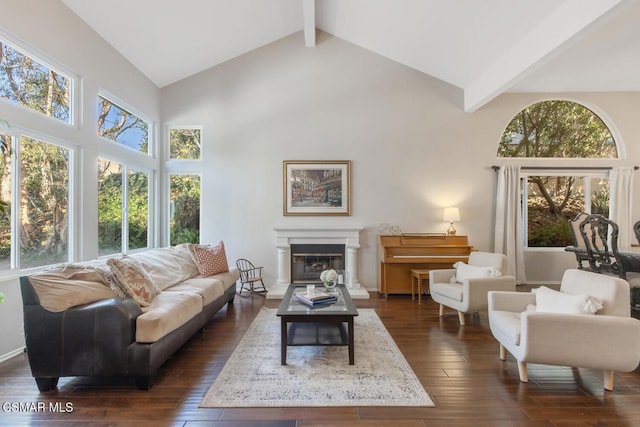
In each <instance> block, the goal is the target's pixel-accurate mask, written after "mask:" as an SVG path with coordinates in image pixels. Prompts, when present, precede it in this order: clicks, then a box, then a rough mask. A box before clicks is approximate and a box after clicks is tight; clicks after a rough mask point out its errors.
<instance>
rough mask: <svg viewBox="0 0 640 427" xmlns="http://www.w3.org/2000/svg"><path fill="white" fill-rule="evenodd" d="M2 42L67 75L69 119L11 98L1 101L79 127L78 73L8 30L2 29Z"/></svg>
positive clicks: (0, 37)
mask: <svg viewBox="0 0 640 427" xmlns="http://www.w3.org/2000/svg"><path fill="white" fill-rule="evenodd" d="M0 42H2V43H4V44H7V45H9V46H10V47H11V48H12V49H14V50H15V51H17V52H19V53H21V54H22V55H25V56H27V57H29V58H30V59H32V60H34V61H36V62H37V63H38V64H40V65H43V66H46V67H48V68H49V70H52V71H55V72H56V73H57V74H59V75H61V76H64V77H66V78H67V79H69V120H68V121H64V120H60V119H57V118H55V117H53V116H47V115H46V114H43V113H41V112H39V111H37V110H34V109H32V108H29V107H27V106H25V105H23V104H21V103H19V102H13V101H11V100H8V99H5V98H1V97H0V102H3V103H6V104H8V105H11V106H12V107H16V108H20V109H22V110H25V111H29V112H31V113H34V114H36V115H37V116H38V117H46V118H47V119H49V120H53V121H54V122H55V123H62V124H63V125H67V126H71V127H78V126H79V120H78V114H77V112H78V111H80V110H81V109H82V107H81V105H80V102H81V101H80V90H78V82H79V80H80V78H79V77H78V75H77V74H75V73H73V72H72V71H71V70H69V69H68V68H66V67H65V66H63V65H62V64H60V63H58V62H57V61H55V60H53V59H52V58H50V57H49V56H48V55H46V54H44V53H43V52H41V51H40V50H38V49H36V48H34V47H33V46H31V45H29V44H28V43H26V42H24V41H22V40H19V39H17V38H16V37H12V36H10V35H9V34H7V33H6V32H4V31H2V29H0Z"/></svg>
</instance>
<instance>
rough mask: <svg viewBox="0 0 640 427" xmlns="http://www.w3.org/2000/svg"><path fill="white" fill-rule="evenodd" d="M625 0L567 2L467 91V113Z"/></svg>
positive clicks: (504, 88)
mask: <svg viewBox="0 0 640 427" xmlns="http://www.w3.org/2000/svg"><path fill="white" fill-rule="evenodd" d="M624 1H625V0H566V1H564V2H563V3H561V4H560V6H558V8H557V9H556V10H555V11H554V12H553V13H552V14H551V15H549V16H548V17H547V18H546V19H544V20H543V21H542V22H540V24H539V25H537V26H536V27H535V29H534V30H532V31H531V32H530V33H529V34H527V35H526V36H525V37H524V38H523V39H522V40H520V41H519V42H517V43H515V44H514V45H513V46H512V47H511V49H509V50H508V51H507V52H505V54H504V55H502V56H501V57H500V58H499V59H498V60H497V61H495V62H494V63H492V64H491V65H490V66H489V67H487V69H486V70H484V72H483V73H482V74H480V75H479V76H478V78H476V79H475V80H474V81H472V82H471V83H470V84H469V85H467V86H466V87H465V88H464V110H465V111H466V112H473V111H476V110H477V109H479V108H480V107H482V106H483V105H485V104H486V103H488V102H489V101H491V100H492V99H494V98H495V97H497V96H499V95H500V94H502V93H503V92H504V91H505V90H507V89H508V88H509V87H511V85H513V83H515V82H516V81H518V80H520V79H522V78H524V77H525V76H526V75H527V74H528V73H529V72H531V71H533V68H534V66H537V65H540V63H541V62H542V60H543V59H545V58H548V57H549V56H550V54H551V53H552V52H553V51H555V50H557V49H558V48H559V47H560V46H562V45H563V44H564V43H566V42H567V41H568V40H569V39H571V38H572V37H574V36H575V35H576V34H578V33H579V32H581V31H582V30H584V29H585V28H586V27H588V26H589V25H590V24H592V23H593V22H594V21H596V20H597V19H598V18H600V17H601V16H603V15H604V14H606V13H607V12H609V11H610V10H611V9H613V8H614V7H615V6H617V5H618V4H619V3H622V2H624Z"/></svg>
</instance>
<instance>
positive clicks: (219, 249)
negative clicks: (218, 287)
mask: <svg viewBox="0 0 640 427" xmlns="http://www.w3.org/2000/svg"><path fill="white" fill-rule="evenodd" d="M189 250H190V251H191V254H192V255H193V260H194V261H195V262H196V265H197V266H198V271H199V272H200V275H201V276H202V277H208V276H213V275H214V274H219V273H226V272H228V271H229V264H228V263H227V253H226V252H225V250H224V242H220V243H218V244H217V245H215V246H207V245H196V244H190V245H189Z"/></svg>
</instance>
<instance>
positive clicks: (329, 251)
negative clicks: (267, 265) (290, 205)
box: [267, 226, 369, 299]
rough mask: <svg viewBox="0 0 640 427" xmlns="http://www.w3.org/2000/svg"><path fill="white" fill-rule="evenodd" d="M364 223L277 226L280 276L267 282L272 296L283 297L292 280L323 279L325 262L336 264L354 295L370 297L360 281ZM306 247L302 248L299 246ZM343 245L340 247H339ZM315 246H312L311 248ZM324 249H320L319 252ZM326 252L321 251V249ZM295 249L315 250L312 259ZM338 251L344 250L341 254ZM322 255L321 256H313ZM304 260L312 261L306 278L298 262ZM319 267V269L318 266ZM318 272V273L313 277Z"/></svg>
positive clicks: (303, 250) (274, 297)
mask: <svg viewBox="0 0 640 427" xmlns="http://www.w3.org/2000/svg"><path fill="white" fill-rule="evenodd" d="M362 229H363V228H362V227H349V226H346V227H341V226H283V227H276V228H274V231H275V232H276V251H277V258H278V263H277V279H276V282H275V283H273V284H270V285H268V286H267V289H268V292H267V298H268V299H281V298H282V297H283V296H284V294H285V292H286V291H287V288H288V287H289V284H291V283H304V282H301V280H310V281H311V280H312V282H311V283H319V282H320V273H321V272H322V269H324V267H325V265H326V266H328V267H330V268H334V269H335V270H336V271H338V274H342V275H343V276H342V279H343V282H344V284H345V285H346V286H347V288H348V289H349V293H350V294H351V298H354V299H366V298H369V292H367V290H366V289H364V288H363V287H362V286H361V285H360V280H359V278H358V265H359V263H360V262H359V259H358V258H359V255H360V231H362ZM299 247H302V250H301V251H300V250H299ZM337 247H340V250H337V249H336V248H337ZM310 249H311V250H310ZM319 251H320V252H319ZM321 252H324V253H322V254H321V255H319V253H321ZM294 253H298V254H300V253H303V254H313V255H309V256H308V259H306V260H302V259H301V258H300V257H295V258H294V256H293V254H294ZM334 254H340V255H341V256H337V255H335V256H334ZM316 255H318V257H317V258H315V259H314V258H313V257H315V256H316ZM299 261H301V264H300V265H301V266H304V261H306V262H308V263H309V264H311V271H307V273H308V274H307V275H306V276H305V277H304V278H302V277H300V278H296V276H294V274H297V272H298V270H296V269H297V268H302V271H303V272H304V267H298V266H294V263H295V264H297V263H298V262H299ZM318 269H319V271H316V270H318ZM312 276H315V277H312Z"/></svg>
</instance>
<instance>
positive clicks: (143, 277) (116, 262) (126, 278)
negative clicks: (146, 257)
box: [107, 256, 160, 307]
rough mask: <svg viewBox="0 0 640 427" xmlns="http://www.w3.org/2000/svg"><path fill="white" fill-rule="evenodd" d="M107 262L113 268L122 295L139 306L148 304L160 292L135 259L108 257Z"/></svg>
mask: <svg viewBox="0 0 640 427" xmlns="http://www.w3.org/2000/svg"><path fill="white" fill-rule="evenodd" d="M107 264H108V265H109V267H111V270H113V274H114V275H115V277H116V279H117V284H118V286H119V287H120V289H121V290H122V292H123V293H124V295H126V296H127V297H129V298H132V299H133V300H134V301H135V302H137V303H138V304H140V305H141V306H143V307H146V306H149V305H150V303H151V300H153V298H155V297H156V295H158V294H159V293H160V291H159V290H158V288H157V287H156V286H155V285H154V284H153V282H152V281H151V278H150V277H149V275H148V274H147V272H146V271H145V269H144V268H143V267H142V265H140V263H139V262H138V261H136V260H135V259H133V258H131V257H127V256H125V257H123V258H110V259H108V260H107Z"/></svg>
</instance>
